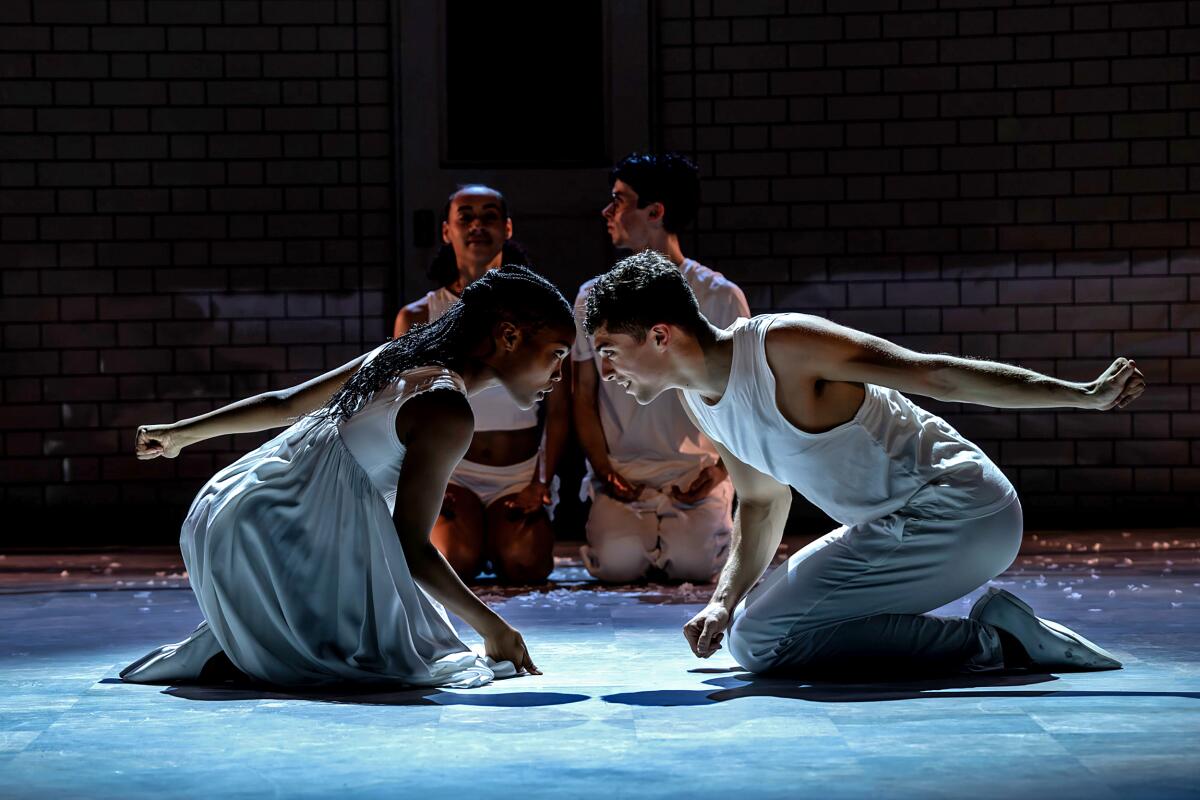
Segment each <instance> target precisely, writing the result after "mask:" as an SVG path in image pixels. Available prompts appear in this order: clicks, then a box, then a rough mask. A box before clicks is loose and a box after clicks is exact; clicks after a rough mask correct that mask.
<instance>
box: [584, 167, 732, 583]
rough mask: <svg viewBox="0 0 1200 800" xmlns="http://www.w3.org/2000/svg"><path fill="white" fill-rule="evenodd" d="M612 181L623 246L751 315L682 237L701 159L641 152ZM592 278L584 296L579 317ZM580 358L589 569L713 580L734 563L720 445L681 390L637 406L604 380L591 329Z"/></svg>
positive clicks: (723, 310) (618, 576) (603, 575)
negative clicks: (704, 430) (656, 255)
mask: <svg viewBox="0 0 1200 800" xmlns="http://www.w3.org/2000/svg"><path fill="white" fill-rule="evenodd" d="M609 181H610V185H611V187H612V199H611V201H610V202H609V204H608V205H607V206H605V208H604V211H603V214H604V219H605V222H606V223H607V224H608V233H609V236H611V237H612V243H613V244H614V245H615V246H616V247H619V248H622V249H628V250H634V251H639V250H645V249H651V250H656V251H658V252H661V253H663V254H664V255H665V256H666V259H667V262H668V263H670V264H671V265H672V266H673V267H674V268H675V269H676V270H678V271H679V273H680V274H681V275H682V276H683V278H684V280H686V281H687V284H688V286H690V287H691V289H692V292H693V294H694V295H695V296H696V299H697V301H698V302H699V303H700V308H701V309H702V310H703V312H704V315H705V316H706V317H708V318H709V319H711V320H713V322H714V324H716V325H720V326H725V325H729V324H730V323H732V322H733V321H734V320H735V319H737V318H738V317H745V316H749V315H750V307H749V306H748V305H747V304H746V296H745V295H744V294H743V293H742V290H741V289H740V288H738V286H737V285H736V284H735V283H734V282H733V281H731V280H729V279H727V278H725V277H724V276H723V275H721V273H719V272H715V271H713V270H711V269H709V268H708V267H705V266H704V265H702V264H699V263H697V262H696V261H693V260H692V259H690V258H687V257H685V256H684V254H683V250H682V248H681V247H680V244H679V234H680V232H682V231H683V230H684V229H685V228H686V227H687V226H688V225H690V224H691V223H692V222H693V221H694V220H695V218H696V210H697V208H698V206H699V202H700V176H699V171H698V170H697V168H696V165H695V164H693V163H692V162H691V161H690V160H688V159H687V158H685V157H684V156H681V155H678V154H676V153H667V154H665V155H661V156H658V155H649V154H638V153H634V154H631V155H629V156H627V157H626V158H625V159H624V160H622V161H621V162H620V163H619V164H617V165H616V166H615V167H613V170H612V173H611V175H610V178H609ZM592 283H593V281H588V282H587V283H585V284H583V286H581V287H580V289H579V295H578V297H577V298H576V300H575V310H576V315H577V316H578V317H579V319H580V320H581V321H582V318H583V310H584V302H585V300H586V299H587V293H588V291H589V290H590V289H591V286H592ZM571 358H572V360H574V361H575V366H574V371H575V386H574V393H573V395H574V396H573V406H574V412H575V427H576V430H577V431H578V436H579V440H580V443H581V444H582V446H583V449H584V453H585V454H586V456H587V460H588V465H589V471H588V474H587V476H586V477H585V478H584V485H583V491H584V496H585V497H586V496H590V497H591V498H592V507H591V511H590V512H589V514H588V520H587V527H586V534H587V544H586V545H584V547H583V548H582V555H583V562H584V565H585V566H586V567H587V569H588V572H590V573H591V574H592V575H593V576H595V577H597V578H600V579H601V580H605V581H615V582H627V581H632V580H637V579H639V578H641V577H643V576H644V575H645V574H646V572H647V570H649V569H651V568H652V567H653V568H658V569H659V570H662V571H663V572H664V573H665V574H666V576H667V577H668V578H672V579H675V580H690V581H704V582H707V581H709V580H711V579H712V576H713V574H714V573H715V572H716V571H717V570H719V569H720V568H721V565H722V564H724V563H725V558H726V556H727V555H728V552H729V532H730V530H731V529H732V527H733V519H732V516H731V514H730V510H731V508H732V504H733V486H732V484H730V482H729V474H728V473H727V472H726V470H725V467H724V466H722V464H721V462H720V457H719V456H718V455H717V451H716V449H715V448H714V447H713V445H712V443H711V442H709V441H708V439H707V438H706V437H705V436H704V435H703V434H701V433H700V432H699V431H698V430H696V426H695V425H694V424H693V423H692V421H691V420H689V419H688V418H687V416H686V415H685V414H684V412H683V409H682V408H680V406H679V404H678V403H677V402H675V398H673V397H664V398H661V399H658V400H655V401H653V402H651V403H649V404H648V405H646V406H638V404H637V403H636V402H635V401H634V400H633V399H632V398H630V397H629V396H628V395H627V394H625V392H623V391H621V390H620V389H619V388H617V387H616V386H615V385H613V384H608V383H602V382H601V381H599V380H598V375H599V373H598V371H597V366H596V362H595V361H594V359H595V358H596V354H595V351H594V350H593V348H592V346H591V343H590V342H589V341H588V337H587V336H586V335H585V334H583V333H582V332H581V333H580V335H579V336H577V337H576V338H575V348H574V350H572V351H571Z"/></svg>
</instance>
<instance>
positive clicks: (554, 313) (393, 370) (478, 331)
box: [316, 264, 575, 421]
mask: <svg viewBox="0 0 1200 800" xmlns="http://www.w3.org/2000/svg"><path fill="white" fill-rule="evenodd" d="M497 322H511V323H512V324H514V325H516V326H518V327H520V328H521V329H522V330H525V331H527V332H529V333H536V332H537V331H539V330H541V329H542V328H544V327H546V326H548V325H561V326H563V327H572V328H573V327H574V325H575V318H574V314H573V313H572V311H571V306H570V305H569V304H568V303H567V301H566V299H565V298H564V297H563V296H562V293H561V292H560V291H559V290H558V288H557V287H555V285H554V284H552V283H551V282H550V281H548V280H546V279H545V278H543V277H542V276H541V275H538V274H537V273H536V272H534V271H533V270H531V269H529V268H527V267H523V266H520V265H519V264H505V265H504V266H503V267H501V268H499V269H493V270H488V272H487V273H486V274H485V275H483V276H481V277H480V278H479V279H478V280H476V281H475V282H474V283H472V284H471V285H470V286H468V287H467V288H466V289H465V290H464V291H463V295H462V299H461V300H459V301H458V302H457V303H455V304H454V305H452V306H450V308H448V309H447V310H446V313H445V314H443V315H442V316H441V317H439V318H437V319H436V320H434V321H432V322H427V323H425V324H422V325H414V326H413V327H412V328H411V329H410V330H409V331H408V333H406V334H404V335H403V336H401V337H399V338H398V339H393V340H392V341H390V342H388V344H387V345H386V346H385V347H384V348H383V350H381V351H380V352H379V353H378V354H377V355H376V356H375V357H374V358H373V359H371V360H370V361H369V362H368V363H366V364H364V365H363V366H361V367H359V369H358V371H357V372H355V373H354V374H353V375H352V376H350V379H349V380H348V381H346V383H345V384H343V385H342V388H340V389H338V391H337V392H335V393H334V395H333V397H331V398H329V400H328V402H326V403H325V405H324V406H323V407H322V408H321V409H320V410H319V411H317V412H316V413H317V414H318V415H319V416H323V417H327V418H331V419H334V420H337V421H341V420H345V419H349V418H350V417H352V416H354V414H356V413H357V412H358V411H360V410H361V409H362V408H363V406H365V405H366V404H367V403H368V402H369V401H370V399H371V398H372V397H373V396H374V394H375V392H377V391H379V390H380V389H382V388H383V387H384V386H386V385H388V384H389V383H391V382H392V381H394V380H396V378H397V377H399V375H400V374H401V373H402V372H405V371H406V370H410V369H414V368H416V367H424V366H433V365H436V366H441V367H446V368H447V369H452V370H456V371H457V370H460V369H461V368H462V366H463V363H464V361H465V360H466V359H467V357H468V355H469V354H470V353H471V351H472V350H473V349H474V348H475V347H477V346H478V345H479V343H480V342H481V341H483V340H484V339H486V338H488V337H490V336H491V334H492V329H493V328H494V327H495V325H496V323H497Z"/></svg>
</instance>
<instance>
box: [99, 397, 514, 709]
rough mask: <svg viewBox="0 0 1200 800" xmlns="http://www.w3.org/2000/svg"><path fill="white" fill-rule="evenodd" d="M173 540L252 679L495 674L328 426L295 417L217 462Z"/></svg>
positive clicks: (415, 681)
mask: <svg viewBox="0 0 1200 800" xmlns="http://www.w3.org/2000/svg"><path fill="white" fill-rule="evenodd" d="M180 547H181V549H182V551H183V559H184V563H185V564H186V565H187V569H188V575H189V577H190V580H191V584H192V588H193V590H194V591H195V593H196V599H197V600H198V601H199V604H200V608H201V610H202V611H203V612H204V615H205V619H206V620H207V622H208V627H209V628H210V629H211V635H212V636H213V637H215V639H216V643H219V645H220V648H221V650H223V651H224V652H225V654H226V655H227V656H228V657H229V659H230V660H231V661H232V662H233V664H234V665H235V666H236V667H238V668H239V669H240V670H241V671H242V672H244V673H246V674H247V675H249V676H251V677H253V678H256V679H258V680H261V681H265V682H268V683H272V684H276V685H280V686H319V685H323V684H340V683H372V684H378V683H394V684H404V685H412V686H458V687H467V686H477V685H480V684H482V683H486V682H488V681H490V680H491V679H492V677H493V673H492V670H491V669H490V668H489V666H488V665H487V664H485V663H484V661H483V660H482V659H480V658H479V657H477V656H476V654H475V653H473V652H472V651H471V650H470V649H469V648H468V647H467V646H466V645H465V644H463V642H462V641H460V640H459V638H458V636H457V634H456V633H455V631H454V628H453V627H452V625H451V624H450V620H449V618H448V617H447V615H446V612H445V609H443V608H442V606H441V605H440V604H439V603H437V602H436V601H434V600H433V599H432V598H430V597H429V596H428V595H427V594H426V593H425V592H424V591H423V590H422V589H421V588H420V587H419V586H417V584H416V583H415V582H414V581H413V578H412V574H411V573H410V572H409V569H408V563H407V562H406V560H405V557H404V551H403V549H402V548H401V546H400V540H399V537H398V536H397V533H396V529H395V526H394V524H393V523H392V516H391V513H390V512H389V511H388V507H387V504H386V502H385V501H384V499H383V497H382V496H381V495H380V494H379V492H378V490H377V489H376V488H375V487H374V486H373V485H372V483H371V481H370V479H369V478H368V477H367V474H366V473H365V472H364V471H363V469H362V468H361V467H360V466H359V464H358V462H357V461H356V460H355V459H354V457H353V456H352V455H351V454H350V451H349V450H347V449H346V447H345V445H344V444H343V442H342V439H341V437H340V435H339V433H338V430H337V426H336V425H335V424H333V423H332V422H329V421H325V420H314V419H303V420H301V421H300V422H297V423H296V424H295V425H293V426H292V427H290V428H288V429H287V430H286V431H284V432H283V433H281V434H280V435H278V436H276V437H275V438H274V439H272V440H271V441H269V442H267V443H266V444H264V445H263V446H262V447H260V448H258V449H257V450H255V451H253V452H251V453H249V454H247V455H245V456H243V457H242V458H240V459H239V460H238V461H236V462H235V463H233V464H231V465H230V466H228V467H226V468H225V469H223V470H221V471H220V472H218V473H217V474H216V475H215V476H214V477H213V478H212V479H211V480H210V481H209V482H208V483H207V484H206V485H205V486H204V488H203V489H201V491H200V493H199V495H197V497H196V499H195V501H193V503H192V507H191V510H190V511H189V512H188V515H187V519H186V520H185V521H184V523H183V531H182V534H181V536H180ZM201 633H202V631H201ZM193 638H194V639H203V638H204V637H203V636H200V637H196V636H194V637H193ZM191 641H192V640H189V641H188V642H185V643H184V644H183V645H181V647H185V646H189V645H190V642H191ZM209 646H210V647H213V646H214V645H213V644H212V642H211V641H210V642H209ZM153 655H154V654H153V653H152V654H151V656H153ZM177 655H182V654H177ZM147 658H150V656H148V657H147ZM143 661H145V659H143V660H141V661H139V662H135V664H134V665H131V668H129V669H127V670H126V672H130V671H131V670H132V669H133V667H136V666H137V665H138V664H141V663H142V662H143ZM177 661H178V662H179V663H180V664H182V663H183V662H184V661H186V659H184V658H177ZM135 671H136V670H135ZM123 676H124V677H126V679H127V680H135V681H136V680H137V676H136V675H125V674H124V673H123ZM161 677H162V676H161V674H160V675H158V676H156V680H161Z"/></svg>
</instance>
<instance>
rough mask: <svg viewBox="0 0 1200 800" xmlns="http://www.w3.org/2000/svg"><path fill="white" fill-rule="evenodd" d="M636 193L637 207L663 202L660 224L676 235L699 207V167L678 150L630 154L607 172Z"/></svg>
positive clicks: (691, 219)
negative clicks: (660, 153)
mask: <svg viewBox="0 0 1200 800" xmlns="http://www.w3.org/2000/svg"><path fill="white" fill-rule="evenodd" d="M617 181H621V182H622V183H624V184H626V185H628V186H629V188H631V189H633V190H634V191H635V192H637V196H638V208H645V207H646V206H648V205H650V204H651V203H662V204H663V227H664V228H665V229H666V230H667V232H668V233H674V234H678V233H680V232H682V231H683V230H684V228H686V227H687V226H688V225H691V224H692V222H693V221H695V219H696V212H697V211H698V210H699V209H700V168H699V167H697V166H696V164H695V162H694V161H692V160H691V159H690V158H688V157H687V156H685V155H681V154H680V153H663V154H662V155H655V154H653V153H630V154H629V155H627V156H625V158H623V159H621V161H620V163H618V164H617V165H616V166H615V167H613V168H612V171H611V172H610V173H609V175H608V185H609V186H610V187H611V186H612V185H613V184H614V183H616V182H617Z"/></svg>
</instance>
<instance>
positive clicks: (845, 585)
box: [727, 500, 1022, 675]
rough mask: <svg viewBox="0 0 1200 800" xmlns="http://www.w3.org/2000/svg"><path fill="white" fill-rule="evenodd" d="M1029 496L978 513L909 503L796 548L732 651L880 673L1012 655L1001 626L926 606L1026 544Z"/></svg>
mask: <svg viewBox="0 0 1200 800" xmlns="http://www.w3.org/2000/svg"><path fill="white" fill-rule="evenodd" d="M1021 534H1022V517H1021V504H1020V503H1019V502H1018V501H1016V500H1013V502H1012V504H1011V505H1008V506H1006V507H1005V508H1003V509H1001V510H999V511H996V512H994V513H992V514H988V515H986V516H982V517H976V518H973V519H950V520H931V519H920V518H914V517H909V516H905V514H904V510H903V509H902V510H901V511H899V512H897V513H896V514H892V515H889V516H887V517H884V518H883V519H880V520H875V521H873V522H869V523H865V524H861V525H854V526H851V527H842V528H838V529H837V530H835V531H833V532H832V533H829V534H827V535H825V536H823V537H821V538H820V539H818V540H817V541H815V542H812V543H811V544H809V545H808V546H807V547H805V548H804V549H802V550H800V551H799V552H797V553H795V554H794V555H792V557H791V558H789V559H788V561H787V563H786V564H783V565H780V566H779V567H778V568H776V569H775V570H774V571H773V572H772V573H771V574H770V575H768V576H767V578H766V580H764V581H763V582H762V583H761V584H759V585H758V586H757V587H756V588H755V589H753V590H752V591H751V592H750V593H749V594H748V595H746V597H745V598H744V599H743V600H742V602H741V603H739V604H738V606H737V608H736V609H735V610H734V614H733V623H732V626H731V628H730V630H729V634H728V642H727V644H728V647H729V652H730V654H731V655H732V656H733V657H734V659H736V660H737V662H738V664H740V665H741V666H743V667H745V668H746V669H748V670H750V671H751V672H772V671H787V670H800V671H803V670H810V671H827V670H829V671H833V670H847V669H852V670H860V671H869V672H871V673H873V674H877V675H878V674H884V675H886V674H889V673H892V672H896V673H899V672H914V671H916V672H921V671H951V672H956V671H967V672H971V671H983V670H989V669H998V668H1000V667H1002V666H1003V653H1002V651H1001V647H1000V638H999V636H998V635H997V634H996V631H995V629H993V628H991V627H990V626H988V625H981V624H980V623H977V622H974V621H973V620H970V619H963V618H941V617H931V616H927V615H926V612H928V611H932V610H933V609H935V608H938V607H940V606H943V605H945V604H946V603H949V602H951V601H953V600H956V599H958V598H960V597H962V596H963V595H965V594H967V593H969V592H971V591H972V590H973V589H976V588H978V587H979V586H981V585H983V584H984V583H986V582H987V581H988V580H990V579H992V578H994V577H996V576H997V575H999V574H1000V573H1001V572H1003V571H1004V570H1005V569H1006V568H1007V567H1008V566H1009V565H1010V564H1011V563H1012V562H1013V559H1014V558H1016V556H1017V550H1018V549H1019V548H1020V544H1021Z"/></svg>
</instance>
